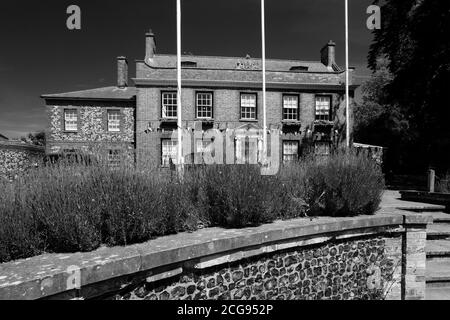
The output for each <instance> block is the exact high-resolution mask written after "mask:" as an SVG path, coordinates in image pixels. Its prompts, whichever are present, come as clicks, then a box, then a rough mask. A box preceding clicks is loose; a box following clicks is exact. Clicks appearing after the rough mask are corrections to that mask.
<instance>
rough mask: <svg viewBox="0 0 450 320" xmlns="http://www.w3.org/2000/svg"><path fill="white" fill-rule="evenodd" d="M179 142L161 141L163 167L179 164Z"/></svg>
mask: <svg viewBox="0 0 450 320" xmlns="http://www.w3.org/2000/svg"><path fill="white" fill-rule="evenodd" d="M177 153H178V149H177V141H174V140H171V139H162V140H161V165H162V166H163V167H169V166H170V164H171V163H172V164H177Z"/></svg>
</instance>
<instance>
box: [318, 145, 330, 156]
mask: <svg viewBox="0 0 450 320" xmlns="http://www.w3.org/2000/svg"><path fill="white" fill-rule="evenodd" d="M314 152H315V154H316V155H329V154H330V144H329V143H327V142H316V143H315V144H314Z"/></svg>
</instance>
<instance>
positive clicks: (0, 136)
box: [0, 133, 8, 140]
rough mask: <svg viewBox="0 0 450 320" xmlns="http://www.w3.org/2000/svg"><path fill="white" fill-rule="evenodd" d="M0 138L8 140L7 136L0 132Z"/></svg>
mask: <svg viewBox="0 0 450 320" xmlns="http://www.w3.org/2000/svg"><path fill="white" fill-rule="evenodd" d="M0 140H8V138H7V137H6V136H4V135H2V134H1V133H0Z"/></svg>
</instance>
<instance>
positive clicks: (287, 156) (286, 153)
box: [283, 140, 300, 163]
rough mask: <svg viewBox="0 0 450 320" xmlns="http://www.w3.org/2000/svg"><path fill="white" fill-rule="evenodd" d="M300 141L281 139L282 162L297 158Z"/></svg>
mask: <svg viewBox="0 0 450 320" xmlns="http://www.w3.org/2000/svg"><path fill="white" fill-rule="evenodd" d="M299 148H300V143H299V142H298V141H297V140H283V162H284V163H286V162H293V161H297V160H298V155H299Z"/></svg>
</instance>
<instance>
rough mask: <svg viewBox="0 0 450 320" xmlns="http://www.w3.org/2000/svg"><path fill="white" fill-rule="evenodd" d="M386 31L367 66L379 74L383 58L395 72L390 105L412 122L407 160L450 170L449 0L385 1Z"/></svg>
mask: <svg viewBox="0 0 450 320" xmlns="http://www.w3.org/2000/svg"><path fill="white" fill-rule="evenodd" d="M375 3H376V4H381V12H382V17H383V19H382V28H381V29H380V30H375V31H374V32H375V37H374V42H373V43H372V45H371V48H370V52H369V57H368V62H369V67H370V68H371V69H372V70H373V71H374V72H376V70H377V64H378V62H377V61H378V60H379V59H380V57H383V58H387V59H388V64H387V69H388V70H389V72H390V73H391V74H392V80H390V81H389V82H388V83H387V84H386V86H385V94H386V100H385V101H386V102H388V104H389V105H391V106H397V107H398V111H399V112H400V113H401V114H402V116H403V117H404V119H406V120H407V123H408V128H407V130H406V135H407V137H408V139H407V140H410V143H409V144H408V145H405V146H403V152H404V154H403V157H404V158H408V159H409V164H410V165H411V166H412V168H411V169H413V170H415V171H423V170H424V169H425V168H426V167H427V166H428V165H433V166H437V167H439V168H442V169H443V170H445V169H448V168H449V166H450V130H449V129H448V128H449V125H448V122H449V120H450V108H449V107H448V106H449V103H448V98H447V91H448V88H449V83H450V37H449V34H448V33H449V31H450V1H441V0H401V1H399V0H385V1H375Z"/></svg>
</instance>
